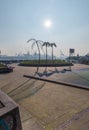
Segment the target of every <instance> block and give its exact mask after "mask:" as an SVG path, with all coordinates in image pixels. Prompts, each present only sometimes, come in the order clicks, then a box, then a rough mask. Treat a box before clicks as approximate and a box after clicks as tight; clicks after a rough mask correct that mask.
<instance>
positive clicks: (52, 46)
mask: <svg viewBox="0 0 89 130" xmlns="http://www.w3.org/2000/svg"><path fill="white" fill-rule="evenodd" d="M52 62H53V46H52Z"/></svg>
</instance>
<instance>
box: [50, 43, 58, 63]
mask: <svg viewBox="0 0 89 130" xmlns="http://www.w3.org/2000/svg"><path fill="white" fill-rule="evenodd" d="M50 46H51V47H52V62H53V57H54V50H53V49H54V48H53V47H57V45H56V44H55V43H50Z"/></svg>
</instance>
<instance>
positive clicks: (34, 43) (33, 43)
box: [31, 41, 36, 49]
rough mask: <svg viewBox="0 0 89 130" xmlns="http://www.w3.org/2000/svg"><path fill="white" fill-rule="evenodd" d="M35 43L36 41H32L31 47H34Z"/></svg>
mask: <svg viewBox="0 0 89 130" xmlns="http://www.w3.org/2000/svg"><path fill="white" fill-rule="evenodd" d="M35 43H36V42H35V41H34V42H33V43H32V46H31V49H33V47H34V45H35Z"/></svg>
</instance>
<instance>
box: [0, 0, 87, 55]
mask: <svg viewBox="0 0 89 130" xmlns="http://www.w3.org/2000/svg"><path fill="white" fill-rule="evenodd" d="M88 12H89V1H88V0H75V1H74V0H37V1H36V0H26V1H25V0H15V1H14V0H0V50H1V52H2V54H6V55H15V54H16V53H26V52H27V51H28V50H29V48H30V45H29V44H27V43H26V42H27V40H28V39H30V38H36V39H37V40H43V41H44V42H45V41H49V42H55V43H56V44H57V49H56V48H55V50H54V53H55V55H56V56H58V55H60V51H62V52H63V53H64V55H69V48H74V49H75V55H77V54H80V55H85V54H87V53H89V15H88ZM45 20H50V21H51V22H52V26H51V27H50V28H46V27H45V26H44V21H45ZM27 49H28V50H27ZM49 51H50V50H49Z"/></svg>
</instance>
